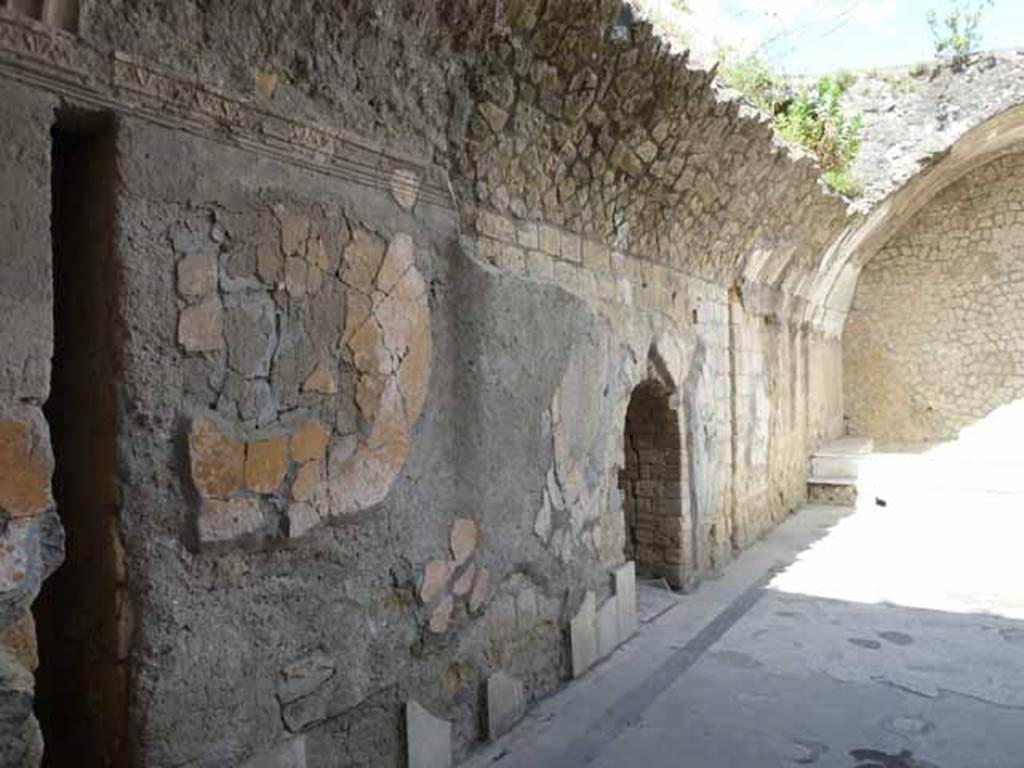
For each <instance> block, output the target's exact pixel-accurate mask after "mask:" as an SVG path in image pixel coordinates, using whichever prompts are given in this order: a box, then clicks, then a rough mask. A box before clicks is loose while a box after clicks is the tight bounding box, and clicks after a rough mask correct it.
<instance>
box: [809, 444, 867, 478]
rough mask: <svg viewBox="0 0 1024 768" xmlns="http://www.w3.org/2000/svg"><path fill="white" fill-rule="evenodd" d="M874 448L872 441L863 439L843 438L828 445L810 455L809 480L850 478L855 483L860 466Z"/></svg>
mask: <svg viewBox="0 0 1024 768" xmlns="http://www.w3.org/2000/svg"><path fill="white" fill-rule="evenodd" d="M874 448H875V444H874V441H873V440H871V439H870V438H865V437H844V438H842V439H841V440H836V441H834V442H831V443H828V444H827V445H824V446H822V447H821V448H820V449H819V450H817V451H815V452H814V454H812V455H811V478H812V479H813V480H819V479H823V478H852V479H853V480H854V481H856V478H857V476H858V474H859V473H860V466H861V464H862V463H863V461H864V460H865V459H866V458H867V457H869V456H870V455H871V452H872V451H873V450H874Z"/></svg>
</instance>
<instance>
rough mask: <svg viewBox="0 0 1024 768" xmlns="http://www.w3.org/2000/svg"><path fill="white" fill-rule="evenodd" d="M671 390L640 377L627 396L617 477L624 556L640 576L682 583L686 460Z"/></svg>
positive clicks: (685, 543) (687, 529)
mask: <svg viewBox="0 0 1024 768" xmlns="http://www.w3.org/2000/svg"><path fill="white" fill-rule="evenodd" d="M674 400H675V398H674V397H673V392H672V391H671V390H669V389H668V388H667V387H665V386H664V385H663V384H662V383H660V382H659V381H657V380H647V381H645V382H643V383H641V384H640V385H639V386H637V387H636V389H634V390H633V394H632V396H631V397H630V400H629V406H628V408H627V409H626V425H625V439H624V449H625V466H624V468H623V470H622V474H621V476H620V479H619V486H620V488H621V490H622V493H623V507H624V513H625V526H626V530H625V534H626V535H625V552H624V554H625V556H626V560H633V561H634V562H635V563H636V569H637V574H638V576H640V577H641V578H647V579H650V578H664V579H665V580H666V581H667V582H668V583H669V585H670V586H672V587H673V588H676V589H679V588H682V587H683V586H685V583H686V578H685V577H686V574H687V569H688V566H689V561H690V558H689V557H688V556H687V555H688V550H689V546H688V542H690V541H691V539H692V531H691V530H690V523H689V520H688V518H687V516H686V515H685V514H684V510H685V509H686V508H687V507H688V504H686V503H685V502H684V499H683V486H684V479H685V475H686V461H685V456H684V451H683V448H682V445H683V440H682V433H681V430H680V421H679V411H678V408H677V407H676V406H675V405H674Z"/></svg>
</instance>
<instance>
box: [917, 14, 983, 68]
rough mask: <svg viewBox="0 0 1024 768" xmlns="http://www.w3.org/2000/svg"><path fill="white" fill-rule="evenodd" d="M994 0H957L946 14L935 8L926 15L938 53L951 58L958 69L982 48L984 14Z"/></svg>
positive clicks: (940, 56)
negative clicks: (982, 18)
mask: <svg viewBox="0 0 1024 768" xmlns="http://www.w3.org/2000/svg"><path fill="white" fill-rule="evenodd" d="M992 4H993V0H955V1H954V2H953V3H952V4H951V5H950V8H949V11H948V12H947V13H946V14H945V15H944V16H941V17H940V16H939V14H938V13H937V12H936V11H935V9H934V8H932V9H930V10H929V11H928V13H927V14H926V18H927V20H928V27H929V29H931V32H932V40H933V41H934V43H935V55H936V56H938V57H939V58H945V59H949V62H950V64H952V65H953V67H954V68H957V69H959V68H962V67H964V66H965V65H966V64H967V63H968V62H969V61H970V57H971V54H972V53H974V52H975V51H977V50H978V49H979V48H980V47H981V31H980V30H979V27H980V26H981V17H982V13H983V12H984V10H985V7H986V6H989V7H991V6H992Z"/></svg>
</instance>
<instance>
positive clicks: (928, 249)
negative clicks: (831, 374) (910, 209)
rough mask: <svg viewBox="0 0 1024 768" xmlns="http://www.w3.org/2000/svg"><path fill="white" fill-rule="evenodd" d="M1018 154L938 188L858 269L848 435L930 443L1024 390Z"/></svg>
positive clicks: (1021, 166) (847, 359)
mask: <svg viewBox="0 0 1024 768" xmlns="http://www.w3.org/2000/svg"><path fill="white" fill-rule="evenodd" d="M1022 174H1024V155H1021V154H1015V155H1010V156H1007V157H1004V158H1001V159H999V160H996V161H994V162H992V163H990V164H988V165H986V166H984V167H982V168H980V169H978V170H975V171H973V172H971V173H970V174H968V175H967V176H965V177H963V178H962V179H960V180H959V181H957V182H956V183H954V184H952V185H951V186H949V187H947V188H946V189H945V190H944V191H943V192H941V193H940V194H939V195H938V196H936V197H935V198H934V199H933V200H932V201H931V203H929V204H928V205H927V206H926V207H925V208H924V209H923V210H921V211H920V212H919V213H918V214H917V215H916V216H915V217H914V218H913V219H912V220H911V221H910V223H909V224H908V225H907V226H906V227H905V228H904V229H903V230H902V231H901V232H900V233H899V234H898V235H897V236H896V237H895V238H893V239H892V240H891V241H890V242H889V243H888V244H887V245H886V246H885V247H884V248H883V249H882V251H881V252H880V253H879V254H878V255H877V256H876V257H875V258H874V259H872V260H871V261H870V262H868V264H867V265H866V267H865V268H864V270H863V271H862V273H861V277H860V281H859V283H858V286H857V293H856V296H855V298H854V302H853V307H852V310H851V313H850V318H849V320H848V322H847V328H846V335H845V338H844V347H845V356H844V363H845V380H846V396H845V399H846V408H847V418H848V419H849V425H850V429H851V431H852V432H854V433H855V434H861V435H866V436H869V437H873V438H875V439H881V440H893V441H934V440H944V439H949V438H952V437H955V436H956V433H957V432H958V430H960V429H962V428H963V427H966V426H968V425H970V424H972V423H974V422H975V421H977V420H979V419H981V418H983V417H984V416H986V415H987V414H988V413H990V412H991V411H993V410H994V409H996V408H997V407H999V406H1000V405H1004V404H1007V403H1011V402H1013V401H1015V400H1017V399H1018V398H1020V397H1021V395H1022V394H1024V377H1022V375H1021V368H1022V365H1024V360H1022V357H1021V355H1022V354H1024V350H1022V347H1021V339H1022V338H1024V327H1022V321H1021V312H1020V306H1021V302H1022V300H1024V298H1022V294H1021V291H1022V280H1024V274H1022V271H1021V270H1022V267H1021V260H1020V256H1021V249H1022V247H1024V195H1022V192H1021V178H1022Z"/></svg>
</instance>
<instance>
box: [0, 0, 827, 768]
mask: <svg viewBox="0 0 1024 768" xmlns="http://www.w3.org/2000/svg"><path fill="white" fill-rule="evenodd" d="M242 5H246V7H245V8H242V7H241V6H242ZM250 10H252V9H250V8H249V7H248V5H247V4H241V3H230V2H229V3H215V4H207V3H193V2H183V3H174V4H168V3H163V2H156V0H144V1H143V2H131V3H127V2H125V3H121V2H115V3H100V2H84V1H83V2H82V3H81V16H80V19H79V20H78V30H79V34H78V36H77V37H75V36H73V35H70V34H66V33H63V32H59V31H56V30H53V29H50V28H45V27H41V26H38V25H36V24H33V23H32V22H29V21H25V20H24V19H21V18H16V17H14V16H12V15H11V14H10V13H8V12H6V11H0V54H2V56H0V75H2V76H3V77H4V78H5V79H4V81H3V88H4V92H5V94H7V93H8V92H9V93H10V97H9V98H5V99H4V101H5V105H6V104H8V103H9V104H10V105H11V106H10V109H9V110H8V111H6V112H5V115H4V116H3V118H0V119H2V120H3V121H4V124H5V126H6V125H7V123H8V122H10V126H11V134H10V135H11V136H12V137H13V139H12V141H10V142H9V143H8V144H6V145H5V146H4V151H5V152H7V155H5V160H4V173H5V175H4V179H5V180H4V186H0V195H3V196H4V198H3V199H4V201H5V203H6V204H7V205H8V206H9V208H10V210H11V211H12V212H14V213H13V214H12V216H14V218H12V219H11V221H13V222H15V224H16V226H11V225H8V224H6V223H5V224H4V225H3V226H7V227H8V229H10V230H11V232H10V233H9V232H7V231H6V230H5V232H4V233H3V234H4V240H3V242H4V247H5V248H8V249H9V251H10V253H11V257H10V258H7V257H6V256H5V258H4V260H3V262H2V267H3V272H2V274H0V295H2V296H5V297H7V298H6V299H5V302H6V304H4V305H0V309H2V311H3V312H5V313H6V314H5V318H7V317H9V322H5V324H4V325H3V327H2V328H0V334H2V335H3V338H4V340H5V346H4V348H3V352H2V355H3V357H0V364H2V366H0V371H2V372H3V379H2V380H0V397H2V398H7V399H5V400H2V401H0V402H2V403H6V405H3V408H4V409H5V410H4V411H3V413H2V414H0V416H2V417H3V418H4V419H5V420H6V421H4V423H5V424H8V427H7V430H8V432H9V436H8V438H7V439H6V440H5V441H3V442H2V443H0V448H2V447H3V446H6V448H3V452H2V455H0V459H2V461H3V462H5V466H4V469H5V471H4V472H3V473H2V475H3V477H5V478H18V481H19V484H18V485H16V486H12V488H11V489H10V491H9V494H8V495H9V496H10V498H9V499H7V500H3V499H0V506H2V507H3V510H4V515H5V519H4V520H3V522H4V527H3V535H4V536H5V537H7V540H8V542H9V544H8V545H7V547H6V549H5V550H3V553H2V557H0V575H3V574H7V573H10V574H12V575H11V576H10V579H9V580H8V582H7V584H8V586H5V587H4V588H3V589H0V598H2V599H3V600H4V602H3V603H2V605H3V606H4V608H3V610H4V611H5V612H4V613H2V614H0V617H2V625H0V629H3V630H6V629H7V628H8V627H11V626H15V625H16V626H17V627H18V629H17V632H18V633H19V634H18V635H17V637H18V638H29V639H31V638H32V637H33V634H32V632H31V631H30V627H28V621H29V620H28V619H26V618H25V617H26V611H27V609H28V606H29V604H30V602H31V600H32V598H33V597H34V595H35V592H36V591H37V590H38V587H39V583H40V580H41V578H42V575H43V574H44V573H45V572H47V571H48V570H50V569H52V568H53V567H54V566H55V564H56V562H57V561H58V560H59V554H58V553H59V536H58V535H57V533H58V532H59V528H58V526H56V525H55V524H54V521H55V519H56V518H55V515H54V513H53V510H52V506H53V505H52V500H51V499H50V498H49V490H48V487H47V482H46V481H47V478H48V477H49V475H50V472H51V470H52V459H51V456H50V443H49V440H48V432H47V426H46V423H45V421H44V419H43V417H42V413H41V411H40V406H41V404H42V402H43V401H44V400H45V398H46V393H47V387H48V386H49V379H50V377H49V370H48V368H49V360H50V358H51V354H52V351H53V350H52V343H53V333H52V325H51V320H50V318H51V315H52V312H53V307H52V292H51V290H52V289H51V287H50V286H51V282H52V278H51V273H50V270H51V265H52V263H53V259H52V258H51V250H52V248H51V244H50V237H49V232H50V222H49V217H48V215H47V214H48V212H49V210H50V207H51V195H50V187H49V158H50V153H51V138H50V131H51V128H52V127H53V126H54V124H55V123H56V122H58V121H59V119H63V118H61V117H60V116H58V115H56V114H55V112H54V106H55V104H56V102H57V99H56V98H55V95H56V96H57V97H59V98H60V99H61V100H63V102H65V104H66V108H73V109H71V111H73V112H75V113H76V114H84V115H85V116H86V117H90V116H91V118H92V119H96V118H102V119H103V120H104V121H109V122H110V123H111V124H112V125H114V126H115V135H116V143H115V145H114V147H113V152H114V154H115V155H116V157H115V160H116V168H117V174H116V181H114V182H111V183H110V184H109V186H111V187H113V190H112V193H113V197H114V210H115V211H116V219H115V225H114V227H113V246H112V254H111V258H112V263H113V264H114V266H115V269H114V273H115V275H116V278H117V283H116V286H112V288H111V291H110V292H109V294H108V296H109V300H108V302H107V304H106V305H105V306H104V307H103V308H102V309H103V311H104V312H109V313H110V317H111V328H112V329H114V331H115V333H114V334H113V338H114V342H115V343H116V345H117V348H118V353H117V365H116V370H115V373H116V375H115V376H112V378H113V379H114V382H113V387H114V390H115V391H114V398H113V401H114V402H115V413H114V415H113V416H112V418H111V422H112V423H111V431H112V433H113V434H112V439H113V441H114V442H115V444H116V452H115V457H114V458H115V460H114V461H113V462H111V466H104V467H103V470H104V471H105V472H108V473H109V475H108V479H109V481H110V483H111V484H112V487H113V490H114V492H113V493H112V494H111V496H112V497H113V498H112V503H111V505H110V506H111V507H112V509H109V510H107V511H108V512H109V513H110V514H111V516H112V519H113V525H112V530H111V532H110V533H111V547H112V548H113V549H112V550H111V551H112V552H115V553H116V556H114V557H112V560H113V561H114V562H116V563H117V564H118V571H117V574H116V580H115V583H114V585H113V587H112V588H111V591H112V592H116V599H115V596H114V595H111V600H110V601H109V602H108V603H105V604H104V605H105V606H106V607H103V608H102V610H106V609H107V608H109V607H110V605H114V606H115V608H116V617H117V619H118V622H117V626H116V627H115V629H116V630H117V632H116V635H117V638H116V639H117V644H118V647H117V657H116V662H117V664H116V666H117V667H118V675H123V678H126V679H127V687H128V690H127V693H126V695H125V696H124V697H123V699H122V700H123V701H126V702H127V704H126V705H125V708H126V709H127V711H126V712H123V713H120V714H123V716H124V717H123V720H124V729H125V730H124V732H121V731H116V730H115V731H112V733H113V735H114V736H116V738H117V739H118V744H119V745H120V748H122V749H123V750H124V752H123V754H125V755H127V757H126V758H125V759H126V760H127V759H130V760H132V761H134V762H135V763H136V764H139V765H152V766H164V765H168V766H169V765H188V764H193V765H265V764H273V763H274V761H282V760H284V759H285V756H287V759H288V760H292V761H293V762H297V763H298V764H300V765H309V766H332V767H333V766H339V765H340V766H363V765H373V766H383V765H400V764H402V759H403V758H402V753H403V751H404V745H403V730H402V722H401V718H402V713H403V708H404V705H405V703H406V702H409V701H412V700H415V701H418V702H420V703H421V704H422V705H424V707H426V708H427V709H428V710H429V711H430V712H432V713H434V714H435V715H438V716H440V717H442V718H444V719H445V720H448V721H450V722H452V724H453V728H454V734H453V736H454V750H455V753H456V754H457V755H460V756H461V755H464V754H465V753H466V752H467V751H468V750H470V749H471V748H472V746H473V744H474V742H475V741H476V740H478V739H479V738H481V737H482V735H483V733H482V731H481V727H480V724H481V721H482V720H483V719H484V717H483V715H484V713H483V712H482V705H481V700H482V696H481V691H482V690H483V689H484V687H486V685H487V682H488V680H501V681H505V680H506V677H511V678H513V679H514V681H518V682H517V683H516V684H521V685H522V690H521V694H522V699H523V701H524V702H526V701H532V700H534V699H536V698H537V697H539V696H541V695H543V694H545V693H547V692H549V691H551V690H552V689H553V688H554V687H555V686H557V685H558V684H559V682H560V681H561V680H564V679H566V678H567V677H568V676H569V674H570V672H571V669H570V661H569V658H570V655H569V653H568V648H567V645H566V639H565V634H566V631H567V629H568V627H569V626H570V620H571V618H572V617H574V616H575V617H578V616H579V615H580V612H581V611H583V610H584V607H585V606H586V605H591V606H592V607H593V606H596V605H598V604H600V605H601V606H602V611H604V610H605V608H606V606H608V605H612V604H613V601H611V600H610V595H611V592H612V590H613V589H614V588H617V587H614V588H613V586H612V584H613V583H617V582H611V581H610V577H611V576H613V575H614V574H621V573H622V572H623V571H622V568H621V566H622V564H623V562H624V560H625V557H626V540H627V524H626V512H625V503H624V498H623V494H622V489H620V488H619V484H618V480H619V473H620V470H622V469H623V468H624V467H625V466H626V451H627V448H628V445H627V437H626V435H627V430H626V422H627V410H628V406H629V402H630V398H631V396H632V395H633V393H634V392H635V391H636V389H637V387H640V386H642V385H644V384H645V383H648V384H649V383H650V382H652V381H656V382H658V384H659V386H660V387H661V388H662V391H663V392H664V393H665V395H666V396H667V397H669V398H670V399H671V402H672V408H673V409H675V410H676V411H677V413H678V421H677V426H676V429H677V430H678V434H677V435H675V436H674V437H676V438H677V441H675V440H674V441H673V443H676V442H677V444H678V456H677V457H675V458H674V459H673V460H678V463H679V467H678V470H679V471H678V484H679V485H678V493H679V505H678V506H679V515H678V516H676V518H675V519H674V520H673V524H674V525H675V528H674V529H672V530H671V531H665V530H663V531H662V533H665V535H666V536H667V537H668V538H669V540H670V541H671V544H672V547H671V549H672V551H673V555H672V558H673V560H678V562H672V563H671V564H672V565H673V566H674V567H675V569H676V570H675V576H676V579H675V580H676V582H677V583H678V584H679V585H681V586H684V587H687V588H689V587H692V586H693V585H694V584H696V583H697V581H699V579H701V578H702V577H704V576H706V575H708V574H709V573H712V572H714V571H715V570H716V569H718V568H720V567H721V566H722V565H724V564H725V563H726V562H727V561H728V560H729V559H730V558H731V557H732V556H733V553H734V551H735V550H736V549H737V548H739V547H742V546H744V545H745V544H747V543H748V542H750V541H752V540H754V539H756V538H757V537H758V536H760V535H761V534H763V533H764V532H765V531H766V530H767V529H768V528H769V527H770V526H771V525H772V524H774V523H775V522H776V521H778V520H779V519H781V517H782V516H783V515H785V514H787V513H788V512H789V511H790V510H791V509H792V508H793V507H794V506H795V505H796V504H797V503H798V502H799V500H800V499H801V498H802V494H803V492H804V473H803V464H804V462H805V460H806V456H807V454H808V452H809V451H810V450H811V449H813V447H814V446H815V445H816V444H817V443H818V442H819V441H820V440H822V439H825V438H827V437H831V436H834V435H835V434H836V432H837V429H838V428H839V426H840V424H841V422H840V419H841V403H842V390H841V386H840V381H841V377H840V372H839V367H838V362H839V358H838V355H837V353H836V350H837V349H838V346H837V344H838V342H837V341H836V339H835V334H834V332H832V331H831V330H830V329H828V328H826V327H825V326H823V325H821V324H818V323H817V322H816V321H812V319H813V318H817V317H819V314H818V313H816V312H815V311H814V310H815V307H814V306H812V304H813V301H812V295H813V290H812V288H813V286H814V284H815V281H816V280H817V279H818V274H819V271H820V270H819V267H820V257H821V253H822V251H823V248H824V246H825V244H826V243H827V242H828V241H829V240H830V239H831V237H832V236H833V234H834V233H835V232H836V231H837V230H838V229H839V228H841V226H842V225H843V222H844V220H845V219H844V217H845V213H844V209H843V205H842V202H841V201H839V200H838V199H837V198H835V197H834V196H831V195H828V194H826V193H825V192H823V190H822V189H821V187H820V186H819V185H818V182H817V171H816V168H815V166H814V165H813V163H811V162H810V161H809V160H808V159H806V158H802V159H801V158H795V157H794V156H793V155H791V153H789V152H788V151H787V150H785V149H783V148H781V147H779V146H778V145H777V144H775V143H774V141H773V139H772V137H771V133H770V130H769V129H768V127H767V126H766V125H765V124H764V122H763V121H762V120H760V119H759V118H758V117H757V116H756V115H753V114H752V113H750V112H749V111H748V110H746V109H745V108H742V107H741V106H740V105H739V104H737V103H734V102H728V103H723V102H720V101H718V98H717V96H716V95H715V94H714V92H713V91H712V89H711V88H710V86H709V82H710V75H709V74H708V73H705V72H701V71H697V70H691V69H689V68H688V67H687V66H686V64H685V61H684V60H682V59H680V58H674V57H671V56H669V55H668V53H667V51H665V50H664V49H663V48H662V46H661V45H660V43H659V42H658V41H657V39H655V38H654V37H652V36H651V34H650V30H649V28H647V27H646V26H645V25H642V24H632V23H628V22H627V21H626V20H625V18H626V17H624V16H623V15H622V14H621V7H620V6H619V4H618V3H616V2H611V0H602V2H599V3H593V2H566V3H549V4H546V5H544V4H542V3H538V2H529V1H528V0H527V1H524V2H516V3H505V4H493V3H489V2H482V3H476V2H470V0H464V1H460V2H445V3H426V4H424V3H404V2H398V0H395V2H389V3H379V2H365V3H363V2H360V3H351V4H341V5H339V4H334V5H331V7H330V8H329V9H321V8H319V6H314V5H313V4H309V5H306V4H298V5H295V7H292V8H290V10H288V9H284V8H282V7H278V6H276V5H274V4H268V5H261V6H260V8H258V9H257V10H255V11H253V12H249V11H250ZM8 81H10V82H8ZM14 82H25V83H31V84H32V87H31V88H25V87H22V86H17V85H13V84H12V83H14ZM66 112H67V109H65V110H62V111H61V114H62V115H63V114H65V113H66ZM11 233H14V234H11ZM85 251H88V249H85ZM115 288H116V290H115ZM97 311H98V310H97ZM85 348H88V349H91V348H97V349H102V348H103V345H99V344H97V345H95V347H93V346H88V345H87V346H86V347H85ZM8 466H10V467H11V468H12V469H11V470H10V471H6V470H7V467H8ZM22 481H25V482H30V483H31V488H30V489H29V490H30V491H31V493H28V491H26V490H25V487H23V486H22V485H21V484H20V483H21V482H22ZM670 482H671V480H670ZM674 487H675V486H673V489H674ZM673 492H675V491H674V490H673ZM26 493H28V496H27V497H26V495H25V494H26ZM666 496H667V493H666ZM25 498H28V501H25ZM23 502H24V503H23ZM19 505H20V506H19ZM64 512H66V510H65V511H64ZM12 537H13V538H12ZM17 537H20V538H17ZM122 551H123V558H121V556H120V553H121V552H122ZM69 561H72V562H80V558H78V557H77V556H76V557H75V558H70V559H69ZM19 563H20V565H19ZM9 569H11V570H9ZM18 574H22V575H18ZM26 574H27V575H26ZM615 578H618V576H616V577H615ZM55 584H56V582H55ZM60 598H61V596H60V595H59V594H56V595H55V597H54V600H55V601H56V603H57V605H58V606H59V605H60ZM8 605H10V606H14V607H13V608H12V609H11V610H10V611H9V615H8V612H7V606H8ZM19 622H20V623H19ZM12 631H14V630H12ZM19 643H21V644H19ZM3 644H4V645H5V647H8V648H22V647H23V645H24V644H23V643H22V641H21V640H10V639H6V638H5V640H4V641H3ZM613 646H614V643H613V644H612V647H613ZM2 658H3V659H4V664H6V663H7V662H6V659H7V657H6V656H4V657H2ZM17 663H18V664H19V665H20V666H13V664H14V662H12V666H10V669H12V670H14V672H11V673H10V674H8V673H7V671H6V670H7V669H8V667H6V666H5V667H3V670H4V675H6V676H5V677H4V678H2V681H0V685H2V686H4V687H3V689H2V690H3V691H5V692H6V691H7V690H11V691H14V692H16V695H12V697H11V698H10V699H9V700H10V701H14V702H16V703H17V705H18V707H20V708H19V709H17V717H13V716H12V717H10V718H7V717H5V718H4V719H3V720H2V722H3V723H5V724H6V723H8V722H11V723H14V724H15V725H14V726H12V730H11V734H12V735H11V738H9V739H8V738H7V732H6V731H4V732H3V733H2V734H0V735H2V736H3V737H4V741H3V743H4V744H5V745H6V744H8V743H10V744H15V745H16V746H15V747H11V749H22V751H24V749H27V748H28V747H24V748H23V747H21V746H17V745H19V744H24V743H28V742H30V746H31V748H32V749H38V732H37V731H36V730H35V729H34V725H33V723H32V721H31V717H30V707H31V703H32V699H31V681H30V680H29V679H28V678H27V677H26V676H25V670H26V669H28V668H30V667H31V663H32V662H31V658H29V657H25V658H22V659H21V661H19V662H17ZM15 672H16V673H17V674H15ZM498 675H500V676H501V677H496V676H498ZM119 679H120V678H119ZM8 681H12V682H10V683H8ZM513 687H515V686H513ZM118 696H120V693H118V694H117V695H115V696H112V697H110V699H109V700H110V701H116V700H118ZM76 700H82V701H84V700H85V699H76ZM5 701H7V699H5ZM12 711H13V710H12ZM114 719H116V718H114ZM3 727H4V728H6V727H7V726H6V725H4V726H3ZM101 727H102V728H107V727H108V725H107V724H104V725H102V726H101ZM110 727H113V726H110ZM26 739H28V742H26ZM32 739H35V740H34V741H32ZM17 754H19V755H20V754H21V753H17ZM30 762H31V761H30Z"/></svg>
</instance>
